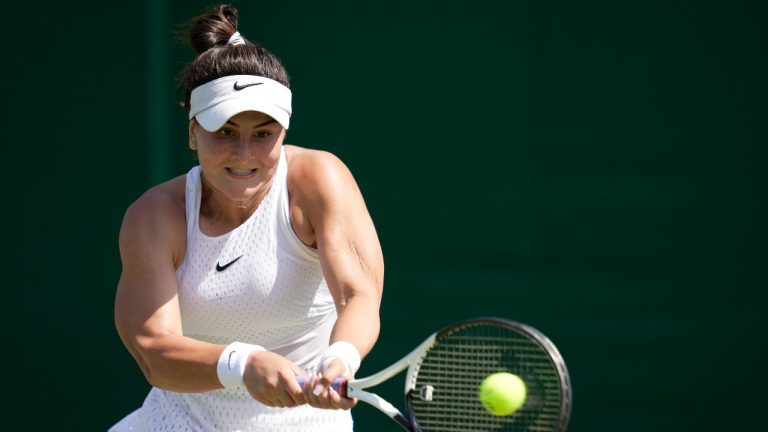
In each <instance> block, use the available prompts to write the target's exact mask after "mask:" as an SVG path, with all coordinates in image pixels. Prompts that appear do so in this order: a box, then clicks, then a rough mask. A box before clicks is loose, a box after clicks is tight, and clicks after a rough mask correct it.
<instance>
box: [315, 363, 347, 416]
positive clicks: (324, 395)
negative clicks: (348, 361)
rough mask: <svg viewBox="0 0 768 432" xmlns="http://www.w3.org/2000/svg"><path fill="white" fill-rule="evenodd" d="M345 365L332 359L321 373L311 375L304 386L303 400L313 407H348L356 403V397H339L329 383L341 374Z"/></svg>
mask: <svg viewBox="0 0 768 432" xmlns="http://www.w3.org/2000/svg"><path fill="white" fill-rule="evenodd" d="M346 369H347V367H346V366H345V365H344V363H343V362H342V361H341V360H339V359H333V360H331V361H330V362H329V363H328V367H327V368H325V369H324V370H323V371H322V372H321V375H320V376H319V377H318V376H316V377H313V378H312V380H311V381H310V382H309V383H307V385H306V386H305V387H304V393H303V396H304V400H305V401H306V403H308V404H309V405H312V406H313V407H315V408H324V409H350V408H352V407H353V406H355V405H356V404H357V399H347V398H345V397H341V395H339V394H338V393H337V392H336V391H335V390H334V389H333V388H332V387H331V383H332V382H333V380H334V379H336V378H337V377H340V376H342V374H343V373H344V371H345V370H346Z"/></svg>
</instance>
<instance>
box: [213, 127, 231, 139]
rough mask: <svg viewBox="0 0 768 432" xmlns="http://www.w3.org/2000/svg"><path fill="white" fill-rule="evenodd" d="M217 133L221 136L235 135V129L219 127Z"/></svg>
mask: <svg viewBox="0 0 768 432" xmlns="http://www.w3.org/2000/svg"><path fill="white" fill-rule="evenodd" d="M217 134H218V135H219V136H223V137H231V136H234V135H235V131H234V130H232V129H230V128H221V129H219V131H218V132H217Z"/></svg>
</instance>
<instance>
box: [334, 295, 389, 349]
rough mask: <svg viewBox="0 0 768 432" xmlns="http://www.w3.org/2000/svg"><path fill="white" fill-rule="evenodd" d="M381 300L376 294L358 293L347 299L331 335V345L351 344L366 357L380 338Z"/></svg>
mask: <svg viewBox="0 0 768 432" xmlns="http://www.w3.org/2000/svg"><path fill="white" fill-rule="evenodd" d="M379 305H380V300H379V297H378V295H377V294H376V293H374V292H371V293H365V292H361V293H357V294H355V295H353V296H350V297H349V298H347V300H346V302H345V304H344V305H343V306H342V307H341V308H340V309H339V317H338V319H337V320H336V325H335V326H334V328H333V332H332V333H331V343H333V342H338V341H345V342H349V343H351V344H352V345H354V346H355V347H356V348H357V349H358V351H360V357H365V356H366V355H367V354H368V353H369V352H370V351H371V349H372V348H373V345H374V344H375V343H376V339H377V338H378V337H379V329H380V320H379Z"/></svg>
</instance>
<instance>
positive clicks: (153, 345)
mask: <svg viewBox="0 0 768 432" xmlns="http://www.w3.org/2000/svg"><path fill="white" fill-rule="evenodd" d="M129 348H131V349H130V351H131V353H132V354H133V355H134V357H135V358H136V360H137V361H138V363H139V365H140V366H141V369H142V371H143V372H144V375H145V376H146V378H147V381H149V383H150V384H152V385H153V386H155V387H158V388H162V389H165V390H172V391H177V392H189V393H194V392H205V391H210V390H215V389H219V388H222V385H221V383H220V382H219V378H218V375H217V373H216V364H217V362H218V359H219V356H220V355H221V352H222V350H223V349H224V346H223V345H216V344H211V343H207V342H201V341H198V340H195V339H191V338H188V337H184V336H178V335H158V336H138V337H136V338H134V340H133V343H131V346H130V347H129Z"/></svg>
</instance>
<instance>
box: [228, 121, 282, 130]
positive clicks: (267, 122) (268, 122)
mask: <svg viewBox="0 0 768 432" xmlns="http://www.w3.org/2000/svg"><path fill="white" fill-rule="evenodd" d="M275 122H277V120H275V119H269V120H267V121H265V122H264V123H260V124H257V125H256V126H254V128H260V127H262V126H266V125H268V124H270V123H275ZM227 124H230V125H232V126H236V127H240V125H239V124H237V123H235V122H233V121H232V120H227Z"/></svg>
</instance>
